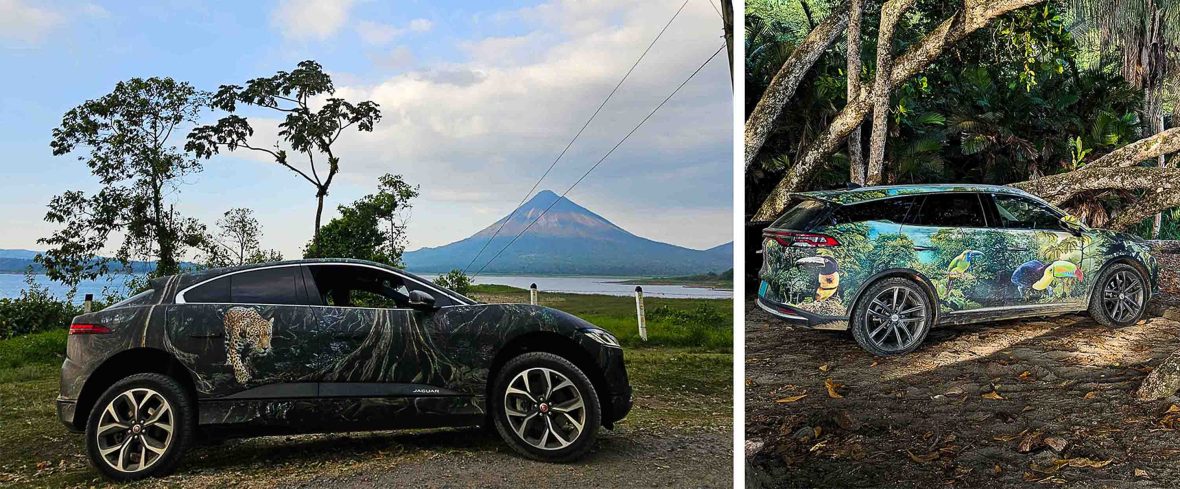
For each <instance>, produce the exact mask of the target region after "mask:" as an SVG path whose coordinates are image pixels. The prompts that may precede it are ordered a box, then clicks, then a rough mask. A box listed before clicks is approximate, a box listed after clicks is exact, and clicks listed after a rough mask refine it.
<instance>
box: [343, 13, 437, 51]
mask: <svg viewBox="0 0 1180 489" xmlns="http://www.w3.org/2000/svg"><path fill="white" fill-rule="evenodd" d="M432 27H434V23H433V22H431V21H430V20H428V19H414V20H411V21H410V22H409V23H408V24H406V26H405V27H397V26H393V25H390V24H383V23H380V22H373V21H371V20H362V21H360V22H357V24H356V33H357V35H359V36H360V37H361V40H362V41H364V42H365V43H367V44H373V45H378V46H380V45H384V44H389V43H390V42H391V41H393V40H394V39H395V38H397V37H398V36H401V35H402V34H405V33H407V32H426V31H429V30H430V29H431V28H432Z"/></svg>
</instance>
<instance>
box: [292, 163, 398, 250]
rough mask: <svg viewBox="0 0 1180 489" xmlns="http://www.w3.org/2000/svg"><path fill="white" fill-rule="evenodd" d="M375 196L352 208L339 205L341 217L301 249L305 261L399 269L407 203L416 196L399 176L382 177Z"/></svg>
mask: <svg viewBox="0 0 1180 489" xmlns="http://www.w3.org/2000/svg"><path fill="white" fill-rule="evenodd" d="M379 181H380V182H381V183H380V185H379V186H378V188H377V193H376V194H372V195H366V196H364V197H362V198H361V199H359V200H357V201H356V202H353V203H352V205H341V206H338V207H337V209H338V210H339V211H340V216H339V217H336V218H334V219H332V220H331V221H328V223H327V224H325V225H324V227H323V229H321V230H320V234H319V238H312V241H311V242H309V243H308V244H307V246H306V247H305V248H304V256H305V257H307V258H356V259H360V260H370V261H375V262H380V263H387V264H389V265H393V266H401V264H402V262H401V257H402V252H403V251H404V250H405V227H406V223H407V221H408V219H409V209H410V208H411V204H410V200H411V199H413V198H414V197H417V196H418V187H416V186H414V187H411V186H410V185H409V184H407V183H405V181H403V180H402V177H401V175H389V174H386V175H383V176H382V177H381V178H380V179H379Z"/></svg>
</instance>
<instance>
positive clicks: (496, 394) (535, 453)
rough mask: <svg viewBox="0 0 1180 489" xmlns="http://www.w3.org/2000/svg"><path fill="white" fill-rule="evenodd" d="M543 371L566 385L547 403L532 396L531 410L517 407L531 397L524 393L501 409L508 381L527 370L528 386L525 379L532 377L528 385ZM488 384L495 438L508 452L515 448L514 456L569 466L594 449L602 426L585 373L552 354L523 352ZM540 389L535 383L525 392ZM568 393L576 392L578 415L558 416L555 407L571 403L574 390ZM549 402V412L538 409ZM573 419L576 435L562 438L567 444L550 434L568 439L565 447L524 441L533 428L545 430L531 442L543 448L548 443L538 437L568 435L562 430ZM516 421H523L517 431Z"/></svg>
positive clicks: (572, 413)
mask: <svg viewBox="0 0 1180 489" xmlns="http://www.w3.org/2000/svg"><path fill="white" fill-rule="evenodd" d="M544 370H549V371H551V372H555V373H557V374H560V376H562V377H564V378H565V379H566V380H568V381H569V382H570V384H571V386H569V387H563V388H561V389H554V390H553V391H552V392H551V397H550V398H549V399H544V394H543V393H542V394H540V396H536V397H535V399H536V400H537V401H541V402H536V403H535V405H534V406H533V407H532V408H531V409H528V408H525V407H524V406H522V405H521V404H519V403H521V402H526V403H527V399H531V398H534V396H531V395H530V396H527V398H526V397H525V396H521V395H520V394H512V399H509V400H507V401H508V402H509V403H511V404H513V406H510V408H506V406H507V404H506V398H507V397H508V396H509V393H508V389H509V387H510V386H511V385H513V384H512V383H513V382H514V381H517V380H518V376H520V375H521V374H522V373H524V372H529V373H528V374H526V376H525V377H524V378H525V382H530V381H529V380H528V379H532V380H531V382H532V383H536V382H538V381H539V379H541V378H542V377H540V375H543V374H544ZM554 384H556V385H557V386H561V385H563V382H562V381H556V382H552V383H550V384H549V385H550V386H553V385H554ZM493 385H494V386H495V387H494V388H493V389H492V397H491V399H490V401H489V403H488V405H489V407H490V409H491V411H492V417H493V419H494V422H495V425H496V431H497V432H498V433H500V437H501V438H503V439H504V441H506V442H508V445H509V446H511V447H512V449H513V450H516V451H517V453H520V454H521V455H524V456H526V457H528V458H531V459H534V460H540V461H543V462H572V461H574V460H577V459H578V458H580V457H582V456H583V455H585V454H586V452H588V451H590V449H591V448H593V447H594V441H595V440H596V439H597V438H598V427H599V426H601V424H602V408H601V406H600V405H599V402H598V392H597V391H596V390H595V389H594V384H593V383H591V382H590V379H589V378H588V377H586V374H585V373H584V372H582V370H581V369H579V368H578V367H577V366H576V365H574V364H573V363H572V362H570V361H569V360H566V359H565V358H562V357H560V356H557V355H554V354H552V353H545V352H530V353H525V354H523V355H520V356H518V357H515V358H513V359H511V360H509V361H508V363H506V364H505V365H504V367H503V368H501V369H500V372H499V373H498V374H497V375H496V379H495V383H494V384H493ZM530 385H531V384H530ZM540 387H541V384H537V385H536V386H535V387H534V388H533V389H530V391H540V390H543V389H540ZM571 389H576V393H577V395H578V396H580V400H581V403H582V409H581V412H580V413H579V412H558V407H559V405H566V404H572V401H571V399H572V394H573V392H574V391H572V390H571ZM522 390H523V389H522ZM554 399H557V400H554ZM550 401H552V404H551V405H552V408H545V409H541V407H540V406H541V404H545V405H546V406H549V405H550V404H547V403H548V402H550ZM510 409H511V410H513V411H514V412H516V413H518V415H517V416H514V417H513V419H511V420H510V419H509V418H510V415H509V410H510ZM519 414H529V415H530V416H528V417H527V419H526V417H525V416H520V415H519ZM579 419H580V420H582V424H581V429H580V430H579V431H578V433H577V436H576V437H569V436H567V438H573V439H572V441H570V440H565V439H562V438H560V437H561V435H560V434H556V435H555V436H557V437H558V438H556V439H559V440H561V441H568V442H569V444H568V445H565V446H555V447H552V448H541V447H538V446H536V442H534V441H529V440H528V439H527V438H528V437H529V435H530V434H535V433H537V428H540V429H541V430H548V433H543V434H542V435H537V436H536V438H538V441H541V443H542V444H547V443H548V442H549V441H550V440H548V439H547V438H545V439H542V438H541V436H545V437H548V436H550V435H551V434H555V433H557V432H558V431H561V432H562V433H565V434H566V435H568V431H564V430H562V428H563V427H565V428H569V427H572V426H574V425H576V421H577V420H579ZM520 420H524V421H520ZM539 421H544V422H545V423H544V424H540V423H539ZM522 422H523V423H525V424H524V425H523V428H521V426H522V425H521V424H519V423H522ZM554 423H556V424H554ZM514 424H515V426H514ZM518 429H519V430H522V431H523V433H524V435H523V436H522V435H520V434H518ZM542 440H543V441H542ZM558 445H560V443H558Z"/></svg>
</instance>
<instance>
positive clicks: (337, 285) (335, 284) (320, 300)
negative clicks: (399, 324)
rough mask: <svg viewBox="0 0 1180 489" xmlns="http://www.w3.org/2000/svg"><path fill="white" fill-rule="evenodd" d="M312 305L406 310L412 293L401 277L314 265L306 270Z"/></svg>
mask: <svg viewBox="0 0 1180 489" xmlns="http://www.w3.org/2000/svg"><path fill="white" fill-rule="evenodd" d="M306 268H307V270H308V272H309V273H308V274H309V275H310V276H311V278H312V286H311V287H308V290H309V291H311V292H312V293H313V294H314V295H315V297H312V298H311V301H312V303H313V304H316V305H322V306H334V307H376V308H382V309H395V308H405V307H409V306H408V301H409V292H408V291H407V290H406V287H405V285H403V284H402V280H401V278H400V277H398V276H396V275H394V274H392V273H389V272H384V271H381V270H376V269H372V268H369V267H358V266H351V265H314V266H308V267H306Z"/></svg>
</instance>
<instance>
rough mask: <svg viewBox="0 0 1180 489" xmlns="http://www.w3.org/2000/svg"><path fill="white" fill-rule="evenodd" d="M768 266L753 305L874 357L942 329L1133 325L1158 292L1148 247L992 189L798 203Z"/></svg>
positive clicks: (888, 189) (772, 229)
mask: <svg viewBox="0 0 1180 489" xmlns="http://www.w3.org/2000/svg"><path fill="white" fill-rule="evenodd" d="M762 256H763V260H762V268H761V270H760V272H759V277H760V279H761V284H760V286H759V288H758V299H757V304H758V306H759V307H761V308H762V309H764V310H766V311H768V312H770V313H771V314H773V315H775V316H778V317H780V318H783V319H785V320H787V321H788V322H790V323H793V324H795V325H798V326H802V327H805V328H815V329H835V330H848V329H850V330H851V332H852V336H853V338H855V339H856V341H857V343H858V344H860V346H861V347H863V348H864V349H866V350H868V351H869V352H871V353H873V354H876V355H890V354H900V353H907V352H910V351H913V350H914V349H916V348H917V347H918V345H920V344H921V343H922V340H923V339H925V337H926V334H927V332H929V330H930V328H931V327H932V326H934V325H936V324H938V325H942V324H964V323H975V322H983V321H992V320H1000V319H1012V318H1020V317H1030V316H1046V315H1055V314H1063V313H1071V312H1079V311H1089V312H1090V315H1091V316H1093V317H1094V319H1095V320H1097V321H1098V322H1099V323H1102V324H1104V325H1108V326H1125V325H1129V324H1134V323H1135V322H1137V321H1138V320H1139V318H1140V317H1142V316H1143V312H1144V309H1145V306H1146V304H1147V301H1148V300H1149V299H1150V298H1151V295H1152V294H1153V293H1155V292H1157V291H1158V289H1157V286H1156V283H1157V278H1158V275H1159V270H1158V266H1157V264H1156V261H1155V259H1154V258H1153V257H1152V256H1151V254H1150V252H1149V247H1148V245H1147V243H1146V242H1145V241H1143V240H1142V239H1140V238H1138V237H1135V236H1132V235H1129V234H1125V233H1119V232H1114V231H1107V230H1102V229H1091V228H1089V227H1087V226H1085V225H1083V224H1081V223H1080V222H1078V221H1077V220H1076V219H1074V218H1073V217H1071V216H1069V215H1067V214H1066V213H1065V212H1063V211H1061V210H1060V209H1057V208H1056V207H1054V206H1052V205H1050V204H1048V203H1046V202H1045V201H1043V200H1041V199H1039V198H1037V197H1034V196H1032V195H1029V194H1028V193H1025V192H1023V191H1020V190H1018V189H1014V188H1011V187H1004V186H993V185H923V186H911V185H897V186H878V187H863V188H858V189H854V190H846V191H823V192H805V193H797V194H793V195H792V200H791V202H790V204H789V205H788V207H787V211H786V212H785V213H784V214H783V215H782V216H780V217H779V218H778V220H776V221H775V222H774V223H772V224H771V225H770V226H769V227H768V228H766V230H765V231H764V232H763V241H762Z"/></svg>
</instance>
